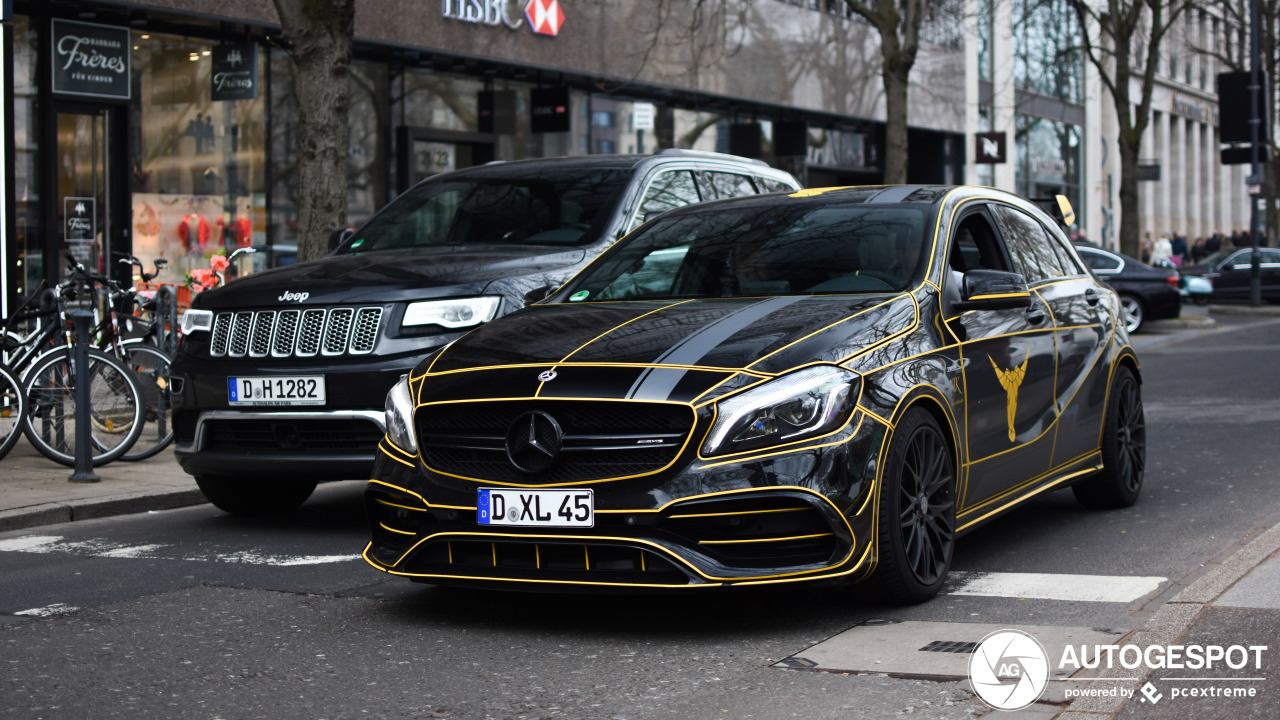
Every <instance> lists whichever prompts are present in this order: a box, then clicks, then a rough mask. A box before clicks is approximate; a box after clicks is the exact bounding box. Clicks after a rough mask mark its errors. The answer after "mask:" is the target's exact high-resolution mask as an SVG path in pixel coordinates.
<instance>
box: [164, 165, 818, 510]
mask: <svg viewBox="0 0 1280 720" xmlns="http://www.w3.org/2000/svg"><path fill="white" fill-rule="evenodd" d="M799 188H800V185H799V183H798V182H796V180H795V178H793V177H792V176H791V175H789V174H787V173H785V172H782V171H780V170H775V169H773V168H771V167H769V166H768V165H766V164H764V163H763V162H760V161H757V160H748V159H745V158H740V157H735V156H731V155H722V154H718V153H705V152H695V151H687V150H667V151H663V152H660V153H658V154H656V155H644V156H638V155H609V156H601V155H596V156H588V157H571V158H547V159H539V160H522V161H518V162H502V163H490V164H488V165H484V166H480V167H473V168H467V169H465V170H458V171H455V172H450V173H442V174H440V175H436V176H434V177H431V178H429V179H427V180H424V181H422V182H421V183H419V184H417V185H415V186H414V187H412V188H410V189H409V190H408V191H406V192H405V193H403V194H402V195H400V196H399V197H397V198H396V199H395V200H393V201H392V202H391V203H390V204H388V205H387V206H386V207H385V208H383V209H382V210H380V211H379V212H378V213H377V214H376V215H374V216H373V217H372V218H370V219H369V220H368V221H367V222H366V223H364V224H363V225H362V226H361V227H359V228H357V229H356V230H355V231H354V232H348V233H343V237H344V238H345V239H344V240H343V242H342V244H341V245H340V246H339V247H338V248H337V249H336V250H335V251H334V252H333V253H331V254H330V255H329V256H328V257H325V258H321V259H319V260H315V261H311V262H300V263H296V264H293V265H288V266H285V267H278V268H274V269H271V270H265V271H263V272H259V273H254V274H252V275H248V276H246V277H242V278H240V279H238V280H236V281H235V282H232V283H230V284H228V285H227V286H225V287H221V288H217V289H215V290H210V291H208V292H204V293H201V294H200V295H198V296H197V297H196V298H195V300H194V301H193V303H192V307H191V309H190V310H188V311H187V313H186V314H185V316H184V318H183V321H184V322H183V327H184V331H185V332H186V336H185V338H184V339H183V343H182V347H181V350H180V352H179V353H178V357H177V358H175V359H174V362H173V365H172V367H171V378H172V383H173V385H172V392H173V393H174V395H175V401H174V409H173V427H174V433H175V435H176V444H175V450H176V452H175V454H176V456H177V459H178V462H179V464H181V465H182V468H183V470H185V471H187V472H188V473H190V474H192V475H194V476H195V479H196V483H197V484H198V485H199V486H200V489H201V490H202V491H204V494H205V495H206V496H207V497H208V498H209V500H210V501H211V502H212V503H213V504H214V505H217V506H218V507H219V508H221V509H223V510H226V511H227V512H232V513H246V514H266V513H274V512H283V511H287V510H291V509H293V508H294V507H296V506H297V505H298V504H300V503H302V502H303V501H304V500H306V498H307V497H308V496H310V495H311V492H312V491H313V490H314V489H315V486H316V483H317V481H320V480H340V479H353V478H358V479H365V478H368V477H369V475H368V473H369V469H370V468H371V467H372V465H373V457H374V452H375V450H376V448H377V445H378V441H380V440H381V439H382V437H383V434H384V432H385V430H386V428H385V427H384V426H383V417H384V415H383V400H384V399H385V398H386V395H387V391H388V390H389V389H390V388H391V386H392V385H394V384H395V382H396V381H397V380H399V379H400V377H401V376H403V375H404V374H405V373H407V372H408V371H409V370H410V369H411V368H412V367H413V366H414V365H416V364H417V363H418V361H419V360H420V359H422V358H423V357H424V356H426V355H428V354H430V353H431V352H433V351H435V350H437V349H439V348H441V347H443V346H444V345H447V344H448V343H450V342H453V341H454V340H456V339H458V338H459V337H461V336H462V335H463V334H465V333H466V332H468V331H470V330H471V329H472V328H474V327H476V326H478V325H481V324H483V323H485V322H488V321H489V320H492V319H493V318H495V317H498V316H501V315H505V314H507V313H509V312H511V311H513V310H517V309H519V308H521V307H523V306H524V305H525V303H526V301H527V300H528V299H529V298H534V299H541V298H542V297H544V296H545V295H546V294H547V291H548V290H550V289H551V288H553V287H555V286H558V285H560V284H561V283H563V282H564V281H566V280H568V279H569V278H570V277H572V276H573V275H574V274H575V273H577V272H578V271H579V270H580V269H582V267H583V266H585V265H586V264H587V263H588V262H589V261H590V260H591V259H592V258H594V257H596V256H597V255H599V254H600V253H602V252H604V251H605V250H606V249H607V248H608V247H609V246H610V245H612V244H613V243H614V242H615V241H616V240H617V239H618V238H620V237H622V236H623V235H625V234H626V233H628V232H630V231H631V230H632V229H633V228H635V227H636V226H638V225H640V224H641V223H643V222H644V221H645V220H647V219H649V218H651V217H653V216H655V215H658V214H661V213H663V212H666V211H668V210H671V209H673V208H678V207H681V206H684V205H689V204H691V203H697V202H701V201H704V200H712V199H718V198H727V197H738V196H742V195H755V194H758V193H773V192H778V191H786V192H794V191H795V190H798V189H799Z"/></svg>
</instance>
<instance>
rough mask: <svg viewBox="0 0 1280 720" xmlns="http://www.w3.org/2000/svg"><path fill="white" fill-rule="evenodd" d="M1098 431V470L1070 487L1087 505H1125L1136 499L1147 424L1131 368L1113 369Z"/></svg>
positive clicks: (1144, 463)
mask: <svg viewBox="0 0 1280 720" xmlns="http://www.w3.org/2000/svg"><path fill="white" fill-rule="evenodd" d="M1105 422H1106V426H1105V427H1104V428H1103V431H1102V447H1101V451H1102V470H1101V472H1098V473H1096V474H1094V475H1091V476H1089V477H1088V478H1086V479H1085V480H1083V481H1081V482H1079V483H1076V484H1075V485H1073V486H1071V491H1072V492H1073V493H1075V496H1076V500H1078V501H1079V502H1080V504H1081V505H1084V506H1085V507H1091V508H1122V507H1129V506H1130V505H1132V504H1134V503H1135V502H1137V501H1138V494H1139V493H1141V492H1142V481H1143V479H1144V477H1145V476H1146V466H1147V429H1146V428H1147V426H1146V418H1145V416H1144V414H1143V411H1142V386H1141V385H1139V384H1138V379H1137V378H1136V377H1135V376H1134V374H1133V371H1131V370H1130V369H1129V368H1127V367H1124V366H1121V367H1119V368H1117V369H1116V374H1115V378H1114V379H1113V380H1112V382H1111V391H1110V392H1109V393H1108V400H1107V412H1106V415H1105Z"/></svg>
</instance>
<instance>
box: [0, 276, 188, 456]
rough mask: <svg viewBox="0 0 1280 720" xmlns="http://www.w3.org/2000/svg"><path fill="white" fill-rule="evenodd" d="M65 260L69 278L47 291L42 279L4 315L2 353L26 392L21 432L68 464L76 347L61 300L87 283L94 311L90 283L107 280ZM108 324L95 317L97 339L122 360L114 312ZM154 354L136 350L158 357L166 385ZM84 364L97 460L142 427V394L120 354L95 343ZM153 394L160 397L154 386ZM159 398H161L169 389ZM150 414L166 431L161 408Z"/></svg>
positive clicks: (124, 445) (117, 451) (117, 452)
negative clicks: (107, 351) (21, 302)
mask: <svg viewBox="0 0 1280 720" xmlns="http://www.w3.org/2000/svg"><path fill="white" fill-rule="evenodd" d="M69 259H70V260H71V269H70V277H69V278H68V279H67V280H66V281H64V282H62V283H59V284H58V285H57V287H56V289H52V290H51V289H50V288H49V287H48V284H47V283H44V282H42V283H41V284H40V285H39V286H37V288H36V291H35V292H33V293H32V295H31V296H30V297H29V298H28V300H27V301H26V302H25V303H23V305H22V306H21V307H19V308H18V310H17V311H16V312H15V313H14V315H12V316H11V317H10V318H8V319H7V320H6V321H5V324H4V358H5V360H6V361H7V362H9V364H10V367H11V368H12V369H13V371H14V373H15V374H17V375H18V376H19V380H20V383H21V389H22V392H24V393H25V400H26V404H27V410H26V413H25V417H24V418H23V420H22V422H21V426H22V430H23V434H24V435H26V436H27V439H28V440H29V441H30V442H31V444H32V445H33V446H34V447H35V448H36V449H37V450H38V451H39V452H40V453H41V454H43V455H45V456H46V457H48V458H49V459H51V460H53V461H55V462H58V463H61V464H64V465H69V466H74V464H75V454H74V453H75V443H74V437H75V428H74V426H75V422H74V420H68V418H69V417H70V418H74V408H75V394H74V391H75V375H74V370H75V347H74V338H73V336H72V333H71V330H70V325H69V324H68V323H67V314H66V303H67V302H68V301H70V300H73V299H76V298H78V297H80V293H81V292H82V291H83V290H84V289H85V285H86V284H87V286H88V288H87V291H88V293H89V297H90V300H91V305H93V306H94V308H95V310H97V303H96V297H97V296H96V284H97V283H104V284H108V286H109V281H108V280H107V279H106V278H104V277H102V276H98V275H94V274H93V273H90V272H89V271H88V270H87V269H85V268H84V267H83V266H82V265H80V264H79V263H78V262H76V261H75V259H74V258H69ZM111 323H112V324H111V325H110V326H109V328H110V331H109V332H105V331H104V328H107V327H108V326H107V324H106V323H105V322H99V323H97V325H98V327H97V328H95V331H96V332H97V333H98V335H99V338H100V341H102V342H104V343H105V345H106V346H107V347H109V348H110V349H112V350H113V351H114V352H116V353H118V354H119V356H120V357H122V358H126V359H127V358H128V357H129V354H128V353H127V352H126V351H125V350H124V348H123V346H122V345H121V344H120V343H119V342H118V333H117V332H116V330H115V325H114V315H112V316H111ZM158 352H159V351H158V350H156V351H155V353H158ZM155 353H152V352H149V351H145V350H144V351H141V354H143V355H145V356H146V358H147V361H146V363H145V364H143V363H140V364H139V367H147V366H159V365H160V360H161V359H163V360H164V363H163V366H162V367H163V370H162V372H163V376H164V377H165V378H166V385H167V375H168V363H167V356H163V357H162V358H157V357H156V356H155ZM88 370H89V373H90V374H89V381H90V389H89V392H90V396H91V398H90V399H91V403H92V406H93V407H92V412H91V422H92V428H91V432H92V446H93V448H94V451H95V453H94V456H93V464H94V465H101V464H103V463H106V462H110V461H112V460H115V459H117V458H120V457H121V456H123V455H125V454H126V453H127V452H128V451H129V450H130V448H131V447H132V446H133V444H134V443H135V442H136V441H137V439H138V437H139V436H140V435H141V434H142V431H143V429H144V425H145V422H146V417H147V413H146V410H147V405H146V396H145V395H144V392H143V388H142V386H140V385H139V382H138V379H137V376H136V375H135V373H134V372H133V371H132V370H130V369H129V367H128V366H126V365H125V364H124V363H122V362H121V361H120V360H119V359H117V358H115V357H112V356H111V355H108V354H106V353H103V352H102V351H100V350H90V354H89V368H88ZM151 395H152V396H153V397H159V396H158V395H157V394H156V393H151ZM163 397H164V398H165V401H166V402H167V393H165V395H164V396H163ZM156 417H157V422H158V423H159V424H160V427H161V429H163V430H164V431H165V434H169V435H171V432H172V431H171V426H170V425H169V424H168V418H167V413H166V412H158V413H157V414H156ZM159 418H163V420H159ZM169 441H171V438H170V439H169ZM167 442H168V441H165V439H164V436H163V434H161V435H160V437H159V438H158V439H157V441H156V443H155V444H156V445H160V448H161V449H162V448H163V446H164V445H167ZM161 443H164V445H161ZM149 449H150V448H144V451H145V450H149ZM158 451H159V450H158V449H157V450H155V452H158ZM153 454H154V452H151V453H148V454H147V455H146V456H150V455H153ZM137 459H141V457H140V456H139V457H138V458H137Z"/></svg>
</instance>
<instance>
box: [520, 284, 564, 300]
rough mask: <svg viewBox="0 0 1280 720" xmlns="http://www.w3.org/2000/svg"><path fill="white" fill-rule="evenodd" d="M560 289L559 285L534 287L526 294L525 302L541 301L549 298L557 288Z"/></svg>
mask: <svg viewBox="0 0 1280 720" xmlns="http://www.w3.org/2000/svg"><path fill="white" fill-rule="evenodd" d="M559 289H560V286H559V285H543V286H542V287H537V288H534V289H532V290H530V291H529V292H527V293H525V294H524V304H525V305H532V304H534V303H536V302H541V301H543V300H546V299H547V298H549V297H551V296H552V295H553V294H554V293H555V291H556V290H559Z"/></svg>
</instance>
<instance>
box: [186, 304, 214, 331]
mask: <svg viewBox="0 0 1280 720" xmlns="http://www.w3.org/2000/svg"><path fill="white" fill-rule="evenodd" d="M179 324H180V326H181V327H182V334H183V335H190V334H191V333H193V332H196V331H197V330H202V331H204V332H209V329H210V328H212V327H213V311H212V310H196V309H194V308H192V309H189V310H187V311H186V312H184V313H182V321H181V323H179Z"/></svg>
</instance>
